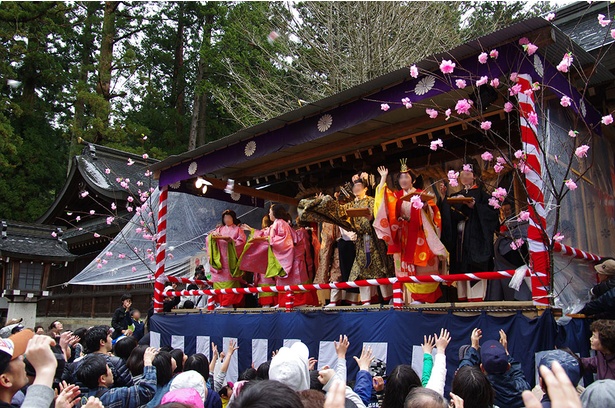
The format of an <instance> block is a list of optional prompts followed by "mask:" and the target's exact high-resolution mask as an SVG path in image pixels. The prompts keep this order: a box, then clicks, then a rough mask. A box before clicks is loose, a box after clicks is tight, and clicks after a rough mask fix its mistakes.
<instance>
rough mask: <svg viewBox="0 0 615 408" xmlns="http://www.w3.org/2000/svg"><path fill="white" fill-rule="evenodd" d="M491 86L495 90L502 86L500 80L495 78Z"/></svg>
mask: <svg viewBox="0 0 615 408" xmlns="http://www.w3.org/2000/svg"><path fill="white" fill-rule="evenodd" d="M489 85H491V86H492V87H494V88H497V87H499V86H500V79H499V78H493V79H492V80H491V82H490V83H489Z"/></svg>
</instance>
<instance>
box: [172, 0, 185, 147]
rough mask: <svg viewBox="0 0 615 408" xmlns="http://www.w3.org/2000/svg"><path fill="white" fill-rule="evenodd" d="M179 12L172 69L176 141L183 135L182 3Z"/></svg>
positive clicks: (183, 27) (183, 23) (183, 25)
mask: <svg viewBox="0 0 615 408" xmlns="http://www.w3.org/2000/svg"><path fill="white" fill-rule="evenodd" d="M178 7H179V11H178V15H177V36H176V39H175V61H174V69H173V78H174V84H173V88H175V89H174V94H173V96H174V98H173V103H174V104H175V111H176V113H177V116H176V118H175V133H176V136H177V139H178V140H181V139H182V136H183V134H184V103H185V102H184V97H185V80H184V29H185V22H184V2H182V1H180V2H179V3H178Z"/></svg>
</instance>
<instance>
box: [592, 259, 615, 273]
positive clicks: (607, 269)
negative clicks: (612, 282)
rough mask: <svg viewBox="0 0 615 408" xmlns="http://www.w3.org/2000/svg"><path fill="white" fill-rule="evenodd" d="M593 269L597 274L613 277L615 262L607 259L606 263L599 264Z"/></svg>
mask: <svg viewBox="0 0 615 408" xmlns="http://www.w3.org/2000/svg"><path fill="white" fill-rule="evenodd" d="M594 269H596V272H598V273H599V274H601V275H608V276H614V275H615V260H613V259H607V260H606V261H604V262H601V263H599V264H598V265H596V266H594Z"/></svg>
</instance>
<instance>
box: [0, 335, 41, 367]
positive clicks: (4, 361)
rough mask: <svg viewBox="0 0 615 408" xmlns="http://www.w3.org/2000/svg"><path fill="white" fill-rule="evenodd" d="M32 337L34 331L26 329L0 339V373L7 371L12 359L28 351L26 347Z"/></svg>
mask: <svg viewBox="0 0 615 408" xmlns="http://www.w3.org/2000/svg"><path fill="white" fill-rule="evenodd" d="M32 337H34V332H33V331H32V330H30V329H26V330H22V331H20V332H19V333H15V334H13V335H12V336H10V337H9V338H8V339H0V373H3V372H4V371H6V368H7V367H8V365H9V363H10V362H11V361H12V360H15V359H16V358H17V357H19V356H21V355H23V354H24V353H25V352H26V347H28V342H29V341H30V339H31V338H32Z"/></svg>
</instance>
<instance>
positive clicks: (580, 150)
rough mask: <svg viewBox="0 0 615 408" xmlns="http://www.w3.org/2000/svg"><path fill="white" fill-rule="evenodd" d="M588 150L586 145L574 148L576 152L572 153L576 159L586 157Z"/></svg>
mask: <svg viewBox="0 0 615 408" xmlns="http://www.w3.org/2000/svg"><path fill="white" fill-rule="evenodd" d="M588 150H589V146H588V145H581V146H579V147H577V148H576V150H575V151H574V154H575V155H576V156H577V157H578V158H583V157H587V151H588Z"/></svg>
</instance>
